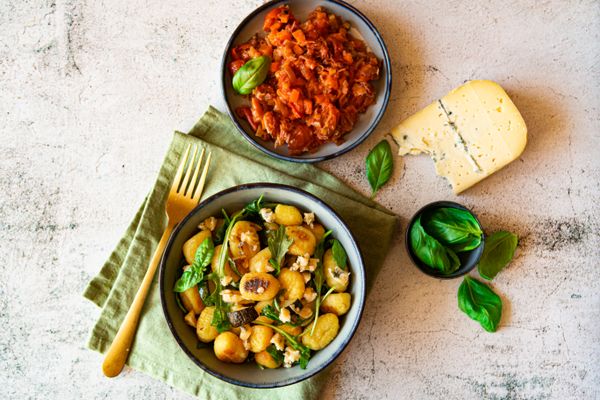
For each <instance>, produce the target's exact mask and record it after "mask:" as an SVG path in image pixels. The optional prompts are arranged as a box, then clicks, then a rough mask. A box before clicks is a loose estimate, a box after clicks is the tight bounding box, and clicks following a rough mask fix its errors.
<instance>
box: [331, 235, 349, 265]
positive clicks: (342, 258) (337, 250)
mask: <svg viewBox="0 0 600 400" xmlns="http://www.w3.org/2000/svg"><path fill="white" fill-rule="evenodd" d="M332 242H333V246H332V247H331V253H332V255H333V259H334V260H335V263H336V264H337V265H338V266H339V267H340V268H341V269H343V270H346V265H347V263H348V255H347V254H346V250H344V246H342V244H341V243H340V241H339V240H337V239H333V240H332Z"/></svg>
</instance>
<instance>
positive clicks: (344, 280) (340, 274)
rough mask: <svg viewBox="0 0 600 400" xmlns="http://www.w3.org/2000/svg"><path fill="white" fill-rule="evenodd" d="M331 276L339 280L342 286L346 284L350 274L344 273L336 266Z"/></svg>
mask: <svg viewBox="0 0 600 400" xmlns="http://www.w3.org/2000/svg"><path fill="white" fill-rule="evenodd" d="M333 275H334V276H335V277H336V278H338V279H339V280H340V282H341V283H342V284H348V280H349V279H350V272H348V271H344V270H343V269H341V268H340V267H338V266H337V265H336V266H335V269H334V270H333Z"/></svg>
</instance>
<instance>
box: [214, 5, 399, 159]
mask: <svg viewBox="0 0 600 400" xmlns="http://www.w3.org/2000/svg"><path fill="white" fill-rule="evenodd" d="M322 1H324V2H327V3H333V4H336V5H339V6H341V7H343V8H346V9H347V10H348V11H350V12H351V13H353V14H355V15H356V16H357V17H358V18H360V19H361V20H362V21H363V22H364V23H365V24H366V25H367V27H368V28H369V29H370V30H371V32H372V33H373V35H375V38H376V39H377V42H378V43H379V45H380V46H381V49H382V51H383V63H384V64H385V71H386V74H385V84H384V89H383V90H384V97H383V104H382V105H381V108H380V110H379V112H378V113H377V115H376V116H375V119H374V120H373V122H372V123H371V125H369V126H368V127H367V129H366V130H365V131H364V132H363V134H362V135H361V136H359V137H358V138H356V140H355V141H354V143H352V144H350V145H349V146H348V147H346V148H344V149H341V150H338V151H335V152H333V153H331V154H327V155H324V156H319V157H305V158H299V157H294V156H287V155H283V154H279V153H277V152H275V151H273V150H270V149H268V148H266V147H264V146H263V145H262V144H260V143H259V142H258V141H257V140H256V139H255V138H254V137H253V135H250V134H248V132H246V130H245V129H244V127H243V126H242V125H241V124H240V123H239V122H238V120H237V119H236V116H235V111H234V110H233V109H232V108H231V105H230V104H229V102H228V101H227V91H226V85H227V82H228V78H227V74H228V72H227V65H226V64H227V56H228V54H229V51H230V50H231V47H232V46H233V42H234V40H235V39H236V38H237V36H238V34H239V32H240V31H241V30H242V28H243V27H244V26H246V24H247V23H248V22H249V21H250V20H251V19H252V18H254V17H255V16H256V15H257V14H259V13H260V12H262V11H263V10H265V9H267V8H270V7H273V6H276V5H278V4H281V3H289V2H290V0H272V1H269V2H267V3H265V4H263V5H261V6H259V7H258V8H256V9H255V10H254V11H252V12H251V13H250V14H248V16H247V17H246V18H244V19H243V20H242V22H240V24H239V25H238V26H237V27H236V28H235V30H234V31H233V33H232V34H231V36H230V38H229V40H228V41H227V44H226V45H225V51H224V52H223V57H222V59H221V94H222V95H223V100H224V102H225V108H226V109H227V114H229V117H230V118H231V120H232V122H233V124H234V125H235V126H236V128H237V130H238V131H239V132H240V133H241V134H242V136H244V138H246V140H247V141H248V142H249V143H250V144H252V145H253V146H254V147H256V148H257V149H259V150H260V151H262V152H264V153H266V154H268V155H270V156H272V157H275V158H278V159H280V160H284V161H291V162H297V163H316V162H320V161H325V160H330V159H332V158H335V157H338V156H341V155H342V154H345V153H347V152H349V151H350V150H352V149H354V148H355V147H357V146H358V145H360V144H361V143H362V142H364V141H365V140H366V139H367V138H368V137H369V136H370V135H371V133H373V131H374V130H375V128H377V125H379V122H381V118H383V114H385V111H386V110H387V107H388V105H389V101H390V95H391V91H392V90H391V89H392V63H391V61H390V55H389V52H388V48H387V46H386V45H385V41H384V40H383V37H382V36H381V34H380V33H379V31H378V30H377V28H376V27H375V25H373V23H372V22H371V21H370V20H369V19H368V18H367V17H366V16H365V15H364V14H363V13H362V12H360V11H359V10H358V9H357V8H356V7H354V6H352V5H351V4H348V3H346V2H345V1H343V0H322Z"/></svg>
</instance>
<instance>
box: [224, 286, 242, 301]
mask: <svg viewBox="0 0 600 400" xmlns="http://www.w3.org/2000/svg"><path fill="white" fill-rule="evenodd" d="M221 297H223V301H224V302H225V303H238V302H240V301H241V300H242V295H241V294H240V292H239V291H237V290H231V289H225V290H222V291H221Z"/></svg>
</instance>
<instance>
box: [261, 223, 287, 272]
mask: <svg viewBox="0 0 600 400" xmlns="http://www.w3.org/2000/svg"><path fill="white" fill-rule="evenodd" d="M267 243H268V245H269V251H270V252H271V259H270V260H269V264H271V266H272V267H273V268H274V269H275V275H279V271H281V261H282V260H283V257H285V254H286V253H287V251H288V249H289V248H290V246H291V245H292V244H294V241H293V240H292V239H290V238H289V237H288V235H286V234H285V226H283V225H280V226H279V228H278V229H277V230H276V231H274V232H272V233H271V234H270V235H269V238H268V239H267Z"/></svg>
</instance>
